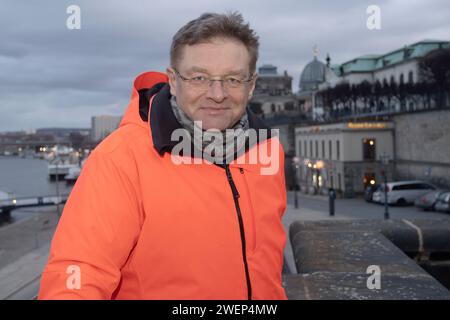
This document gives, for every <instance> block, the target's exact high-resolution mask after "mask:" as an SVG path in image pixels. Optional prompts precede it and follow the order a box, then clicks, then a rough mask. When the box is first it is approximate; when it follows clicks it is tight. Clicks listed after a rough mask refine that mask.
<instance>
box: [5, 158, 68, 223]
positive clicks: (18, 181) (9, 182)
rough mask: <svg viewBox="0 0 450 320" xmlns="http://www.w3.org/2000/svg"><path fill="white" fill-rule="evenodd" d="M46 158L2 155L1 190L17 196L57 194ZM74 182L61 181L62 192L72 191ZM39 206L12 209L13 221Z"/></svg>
mask: <svg viewBox="0 0 450 320" xmlns="http://www.w3.org/2000/svg"><path fill="white" fill-rule="evenodd" d="M47 164H48V162H47V161H46V160H41V159H26V158H20V157H4V156H0V191H4V192H9V193H13V194H14V196H15V197H17V198H19V197H34V196H46V195H56V194H57V188H56V182H54V181H50V179H49V178H48V172H47ZM72 187H73V184H67V183H66V182H65V181H59V183H58V188H59V192H60V194H67V193H70V191H71V190H72ZM37 211H39V209H38V208H24V209H18V210H14V211H12V214H11V216H12V219H13V221H17V220H21V219H22V218H24V217H26V216H29V215H30V213H31V214H32V213H33V212H37Z"/></svg>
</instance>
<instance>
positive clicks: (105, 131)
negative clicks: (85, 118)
mask: <svg viewBox="0 0 450 320" xmlns="http://www.w3.org/2000/svg"><path fill="white" fill-rule="evenodd" d="M121 119H122V117H120V116H111V115H100V116H94V117H92V118H91V139H92V141H100V140H103V139H104V138H105V137H106V136H107V135H109V134H110V133H111V132H113V131H114V130H116V129H117V128H118V126H119V123H120V120H121Z"/></svg>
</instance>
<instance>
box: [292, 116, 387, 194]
mask: <svg viewBox="0 0 450 320" xmlns="http://www.w3.org/2000/svg"><path fill="white" fill-rule="evenodd" d="M295 153H296V157H298V158H297V159H299V161H298V168H297V172H296V178H297V182H298V184H299V186H300V189H301V190H302V191H303V192H305V193H311V194H325V193H327V192H328V190H329V189H330V188H332V189H335V190H336V191H337V192H338V194H341V195H342V196H345V197H353V196H355V195H357V194H361V193H363V192H364V189H365V187H366V186H367V185H369V184H376V183H380V182H381V180H382V178H383V172H386V173H387V179H388V180H391V179H392V177H393V160H394V130H393V124H392V123H391V122H365V123H364V122H363V123H353V122H348V123H340V124H329V125H319V126H307V127H300V128H296V130H295ZM383 158H384V159H386V160H389V159H390V160H391V161H390V162H389V163H387V164H383V162H382V159H383Z"/></svg>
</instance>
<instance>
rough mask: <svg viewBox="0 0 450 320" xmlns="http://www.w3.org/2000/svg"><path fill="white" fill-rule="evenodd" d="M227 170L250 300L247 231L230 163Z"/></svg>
mask: <svg viewBox="0 0 450 320" xmlns="http://www.w3.org/2000/svg"><path fill="white" fill-rule="evenodd" d="M225 172H226V174H227V179H228V183H229V184H230V188H231V192H233V199H234V206H235V207H236V213H237V217H238V221H239V230H240V234H241V245H242V259H243V261H244V268H245V278H246V280H247V297H248V300H252V284H251V282H250V274H249V272H248V263H247V249H246V244H245V231H244V222H243V220H242V214H241V208H240V206H239V200H238V199H239V192H238V190H237V188H236V185H235V184H234V181H233V177H232V175H231V171H230V166H229V165H228V164H226V165H225Z"/></svg>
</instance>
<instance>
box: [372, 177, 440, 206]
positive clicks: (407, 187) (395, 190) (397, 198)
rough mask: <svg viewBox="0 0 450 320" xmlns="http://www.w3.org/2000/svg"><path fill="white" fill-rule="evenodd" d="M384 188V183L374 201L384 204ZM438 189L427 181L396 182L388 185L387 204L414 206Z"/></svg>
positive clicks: (374, 196) (376, 193)
mask: <svg viewBox="0 0 450 320" xmlns="http://www.w3.org/2000/svg"><path fill="white" fill-rule="evenodd" d="M384 187H385V184H384V183H383V184H382V185H381V187H380V189H378V190H377V191H376V192H375V193H374V194H373V197H372V199H373V201H374V202H379V203H384ZM436 189H437V187H435V186H434V185H432V184H431V183H428V182H425V181H418V180H413V181H396V182H388V183H387V203H388V204H396V205H400V206H402V205H407V204H412V203H414V201H415V200H416V199H417V198H418V197H421V196H422V195H424V194H426V193H428V192H430V191H433V190H436Z"/></svg>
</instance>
